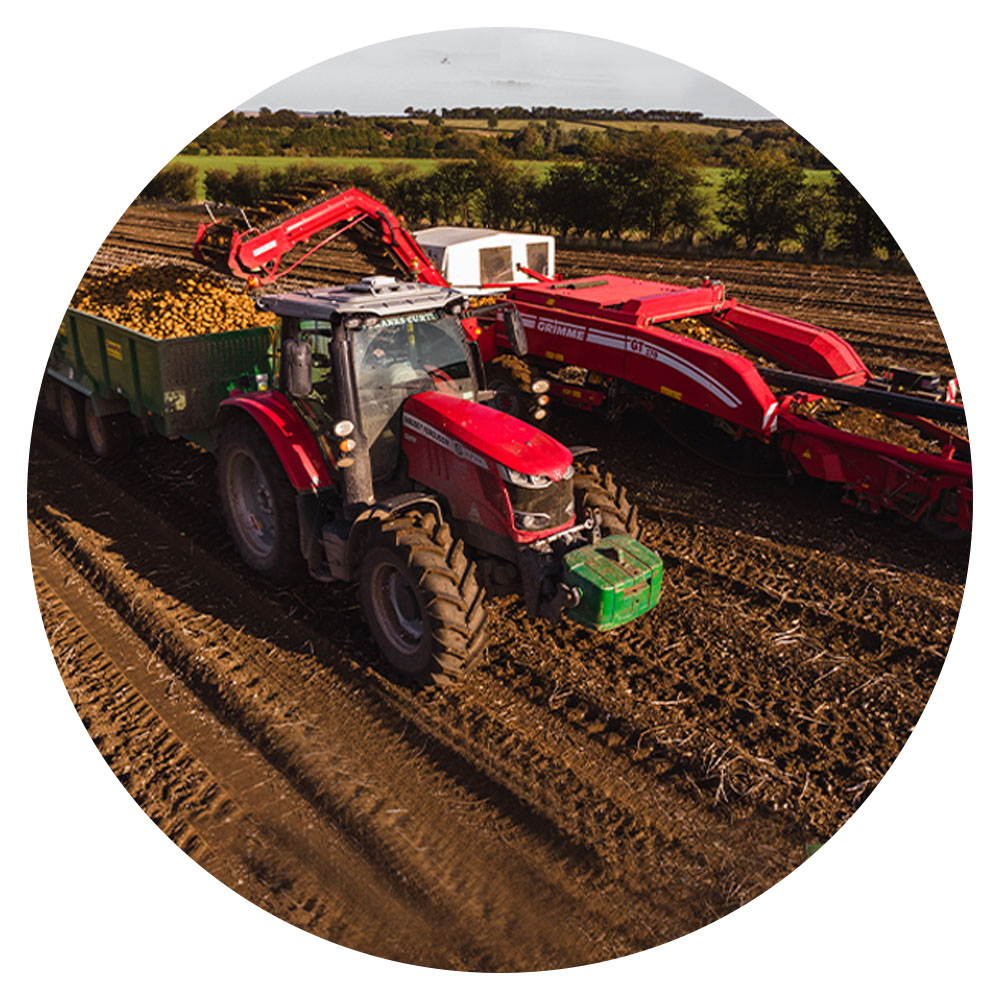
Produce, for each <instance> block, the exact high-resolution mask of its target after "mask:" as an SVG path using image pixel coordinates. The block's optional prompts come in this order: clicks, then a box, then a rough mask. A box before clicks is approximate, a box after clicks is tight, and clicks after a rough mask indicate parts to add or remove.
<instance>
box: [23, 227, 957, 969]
mask: <svg viewBox="0 0 1000 1000" xmlns="http://www.w3.org/2000/svg"><path fill="white" fill-rule="evenodd" d="M193 218H195V217H194V216H193V215H192V214H191V213H189V212H186V211H184V210H170V209H165V208H164V209H143V210H130V213H128V214H127V216H126V218H125V219H124V220H123V222H122V223H120V224H119V226H118V227H116V230H115V231H114V232H113V233H112V234H111V236H110V237H109V241H108V244H107V245H106V247H105V248H104V249H103V250H102V252H101V254H99V255H98V259H97V260H96V261H95V264H94V265H93V267H92V273H99V272H100V270H101V269H102V268H103V269H104V270H109V269H111V268H112V267H117V266H122V264H124V263H129V262H130V263H150V262H151V258H156V259H162V260H163V261H164V262H166V261H167V260H169V259H170V258H172V257H173V258H177V259H182V258H183V253H184V250H183V247H184V242H183V239H182V238H181V237H178V236H177V235H176V234H177V233H181V234H183V233H185V232H188V230H189V229H190V223H191V221H192V219H193ZM171 227H172V228H171ZM185 227H187V229H185ZM171 233H173V234H174V235H172V236H171V235H170V234H171ZM150 234H153V235H155V236H156V240H154V239H153V238H152V236H151V235H150ZM164 234H166V235H164ZM144 240H145V242H144ZM171 240H172V241H173V242H171ZM157 241H159V242H158V243H157ZM154 243H155V244H156V245H151V244H154ZM130 255H131V256H130ZM567 258H568V259H567ZM345 259H346V258H345ZM628 263H629V259H628V255H610V254H597V253H593V254H592V255H591V256H590V257H587V256H586V255H585V253H584V252H583V251H574V252H573V253H567V254H566V255H565V257H564V259H563V261H562V264H561V266H562V267H563V269H564V270H566V271H569V270H570V269H571V268H572V269H573V270H574V272H575V273H588V272H589V273H595V272H598V271H602V270H615V271H619V272H629V273H639V274H649V275H650V276H655V277H658V278H660V279H662V280H666V281H676V282H677V283H690V282H692V281H694V280H697V279H696V277H695V276H694V272H695V271H697V272H698V273H703V272H704V271H705V262H704V261H701V262H695V263H693V264H691V263H690V262H684V261H674V260H671V259H668V258H663V259H661V258H656V257H651V256H644V257H642V258H635V259H631V262H630V263H631V270H630V271H629V267H627V266H626V265H627V264H628ZM689 267H690V268H691V270H692V274H691V275H687V272H686V269H688V268H689ZM729 268H731V269H732V270H733V272H734V275H735V276H734V278H733V279H732V285H730V290H731V291H732V292H733V293H734V294H739V296H740V297H742V298H745V299H746V301H748V302H751V303H752V304H756V305H762V306H765V307H768V308H776V309H781V311H784V312H787V313H789V314H792V315H799V316H802V318H806V319H810V320H811V321H813V322H821V323H823V325H827V326H831V327H833V328H834V329H838V330H840V331H841V332H850V333H851V334H853V333H854V332H855V331H857V332H858V336H859V337H860V339H861V341H862V343H861V344H860V345H859V350H861V352H862V354H863V356H864V357H865V360H866V361H869V363H871V361H872V359H874V358H875V357H878V356H884V357H885V358H886V359H888V360H889V361H897V362H900V363H904V364H912V363H914V360H915V358H917V357H920V356H924V357H925V358H927V357H931V356H932V355H933V352H938V353H939V355H940V357H941V358H943V359H947V350H946V348H945V346H944V342H943V340H942V339H941V335H940V331H939V330H938V329H937V326H936V324H935V323H934V321H933V313H932V312H931V311H930V307H929V306H928V305H927V304H926V300H925V299H924V298H923V296H922V292H921V290H920V286H919V284H918V283H917V282H916V279H914V278H912V277H910V278H906V277H904V276H899V275H895V276H882V275H877V274H874V273H871V272H863V271H860V270H858V271H855V272H849V271H848V270H847V269H843V268H839V269H834V268H831V269H829V271H826V270H824V269H822V268H804V267H802V268H794V267H791V266H786V265H777V264H765V263H763V262H746V261H742V262H717V264H716V265H715V266H714V267H713V269H712V272H711V273H712V274H713V276H714V277H719V278H722V279H723V280H726V281H727V284H730V278H729V277H728V276H727V274H726V273H725V271H726V269H729ZM682 270H683V271H684V273H683V274H682V273H681V272H682ZM355 273H357V272H355ZM337 277H338V275H336V274H334V275H332V276H330V277H328V278H327V280H337ZM758 278H759V283H760V286H761V288H762V289H763V290H764V293H765V294H764V297H763V298H761V297H760V296H757V295H754V296H753V297H752V298H751V296H750V289H751V287H752V284H753V282H754V281H756V280H757V279H758ZM314 280H315V279H314ZM740 283H745V285H746V290H745V291H742V290H739V289H737V288H735V287H733V285H738V284H740ZM838 288H839V289H840V290H841V292H842V294H841V293H838V291H837V289H838ZM782 295H784V296H786V299H785V301H784V302H783V303H781V304H779V303H780V297H781V296H782ZM889 300H892V301H896V302H899V303H909V305H908V306H907V308H910V309H912V313H904V314H903V315H901V316H899V317H898V322H897V323H895V324H893V323H891V322H889V319H888V318H887V316H886V314H885V313H884V312H883V311H882V306H883V304H884V303H885V302H887V301H889ZM841 321H843V323H845V324H846V329H845V326H844V325H842V323H841ZM851 339H852V341H853V342H855V343H856V345H857V344H858V340H857V339H855V337H854V336H853V335H852V336H851ZM904 342H905V343H904ZM919 351H924V352H927V353H926V354H925V355H920V354H919ZM947 364H948V362H947V361H946V360H945V361H942V362H940V363H939V362H938V361H929V362H927V365H928V366H929V367H933V368H935V369H943V368H945V367H946V365H947ZM548 429H549V430H550V431H551V432H552V433H553V434H555V436H557V437H559V438H561V439H562V440H564V441H566V442H567V443H570V444H573V443H587V444H592V445H596V446H598V448H599V449H600V459H599V462H600V465H601V466H602V467H603V468H605V469H607V470H609V471H611V472H612V473H613V475H614V477H615V479H616V480H617V481H619V482H621V483H623V484H624V485H626V486H627V487H628V490H629V496H630V497H631V499H633V500H634V501H635V502H637V503H638V504H639V506H640V513H641V515H642V522H643V532H644V533H643V541H644V542H645V543H646V544H647V545H649V546H650V547H652V548H654V549H655V550H656V551H657V552H659V553H660V555H661V556H662V558H663V560H664V566H665V569H664V586H663V598H662V600H661V602H660V604H659V606H658V607H657V608H656V609H655V610H654V611H653V612H651V613H650V614H648V615H647V616H645V617H644V618H642V619H640V620H638V621H636V622H634V623H632V624H630V625H628V626H626V627H624V628H623V629H621V630H617V631H614V632H611V633H608V634H603V635H602V634H597V633H592V632H588V631H586V630H584V629H582V628H580V627H577V626H575V625H573V624H571V623H561V624H559V625H550V624H548V623H545V622H539V621H531V620H529V619H528V618H527V617H526V615H525V613H524V610H523V608H522V607H521V605H520V604H519V601H518V600H517V599H516V598H514V597H502V598H493V599H491V600H490V601H489V602H488V610H489V618H490V629H491V642H490V647H489V653H488V655H487V657H486V659H485V662H484V663H483V664H482V665H480V666H479V667H477V668H475V669H474V670H472V671H471V672H470V673H469V674H468V675H467V676H466V677H465V678H464V679H463V680H462V681H461V682H460V683H458V684H456V685H454V686H452V687H448V688H442V689H435V690H425V691H414V690H411V689H409V688H407V687H406V686H405V685H401V684H399V683H397V682H396V681H394V680H393V679H392V678H391V677H388V676H386V675H385V674H384V673H383V672H382V671H381V668H380V666H379V660H378V655H377V652H376V648H375V645H374V643H373V641H372V640H371V639H370V637H369V635H368V633H367V629H366V627H365V625H364V622H363V620H362V617H361V613H360V608H359V606H358V599H357V593H356V589H355V588H353V587H350V586H324V585H321V584H318V583H314V582H309V581H304V582H302V583H300V584H296V585H294V586H291V587H287V588H283V589H282V588H278V587H276V586H274V585H272V584H269V583H268V582H266V581H263V580H262V579H260V578H259V577H257V576H255V575H254V574H253V573H251V572H250V571H249V570H247V569H245V568H244V567H243V566H242V564H241V563H240V562H239V560H238V558H237V556H236V554H235V552H234V550H233V548H232V546H231V544H230V542H229V540H228V537H227V535H226V532H225V527H224V524H223V521H222V516H221V513H220V511H219V508H218V503H217V500H216V495H215V485H214V465H213V460H212V458H211V456H209V455H208V454H206V453H205V452H203V451H201V450H199V449H198V448H196V447H194V446H193V445H189V444H185V443H182V442H170V441H165V440H162V439H159V438H150V439H143V440H138V441H136V442H135V446H134V448H133V450H132V452H131V453H130V454H129V455H127V456H124V457H122V458H120V459H116V460H111V461H101V462H98V461H96V460H95V459H94V457H93V456H92V454H90V453H89V451H88V450H87V449H86V447H85V446H84V445H80V444H78V443H76V442H73V441H69V440H68V439H67V438H66V437H65V436H64V435H63V434H62V432H61V430H60V429H59V426H58V424H56V423H54V422H52V421H51V420H49V419H48V418H47V416H46V415H44V414H40V416H39V418H38V419H37V420H36V427H35V434H34V437H33V442H32V449H31V459H30V467H29V478H28V513H29V536H30V541H31V547H32V555H33V565H34V572H35V584H36V587H37V591H38V597H39V604H40V607H41V611H42V616H43V619H44V622H45V625H46V628H47V630H48V634H49V637H50V641H51V644H52V648H53V652H54V654H55V660H56V664H57V666H58V668H59V670H60V671H61V673H62V676H63V679H64V681H65V683H66V686H67V688H68V689H69V691H70V694H71V696H72V698H73V700H74V703H75V705H76V707H77V709H78V711H79V714H80V716H81V719H82V721H83V723H84V725H85V726H86V727H87V729H88V731H89V733H90V735H91V736H92V738H93V740H94V742H95V744H96V745H97V748H98V750H99V752H100V753H101V754H102V755H103V757H104V759H105V760H106V761H107V763H108V765H109V766H110V767H111V768H112V770H113V771H114V773H115V774H116V775H117V776H118V778H119V780H120V781H121V782H122V784H123V785H125V787H126V788H127V789H128V790H129V792H130V793H131V794H132V796H133V797H134V798H135V800H136V802H137V803H138V804H139V805H140V806H141V807H142V808H143V809H144V810H145V811H146V812H147V813H148V814H149V815H150V816H151V817H152V819H153V820H154V821H155V822H156V823H157V824H158V825H159V826H160V827H161V829H163V831H164V832H165V833H166V834H167V835H168V836H170V837H171V838H172V839H173V840H174V841H175V843H176V844H177V845H178V846H179V847H180V848H181V849H182V850H184V851H185V852H187V853H188V854H189V855H190V856H191V857H192V858H193V859H194V860H195V861H196V862H197V863H199V864H201V865H203V866H204V867H205V868H207V869H208V870H209V871H211V872H212V873H213V874H214V875H215V876H216V877H217V878H219V879H220V880H221V881H222V882H224V883H225V884H226V885H228V886H230V887H232V888H233V889H235V890H236V891H237V892H240V893H241V894H242V895H244V896H245V897H246V898H247V899H249V900H251V901H252V902H254V903H256V904H257V905H259V906H261V907H263V908H265V909H267V910H269V911H270V912H272V913H275V914H276V915H278V916H280V917H282V918H283V919H285V920H287V921H289V922H290V923H292V924H294V925H296V926H299V927H301V928H303V929H305V930H308V931H310V932H312V933H314V934H317V935H319V936H321V937H325V938H328V939H330V940H333V941H336V942H338V943H340V944H343V945H346V946H348V947H352V948H356V949H359V950H362V951H365V952H369V953H372V954H375V955H379V956H383V957H386V958H392V959H397V960H400V961H405V962H409V963H414V964H420V965H429V966H435V967H441V968H448V969H474V970H529V969H552V968H561V967H567V966H572V965H579V964H583V963H588V962H595V961H600V960H604V959H608V958H612V957H616V956H620V955H625V954H629V953H631V952H635V951H638V950H641V949H645V948H648V947H651V946H653V945H656V944H660V943H663V942H665V941H668V940H670V939H672V938H675V937H678V936H680V935H682V934H685V933H687V932H689V931H691V930H694V929H696V928H698V927H700V926H702V925H704V924H706V923H708V922H710V921H712V920H715V919H717V918H718V917H719V916H722V915H723V914H725V913H727V912H729V911H730V910H732V909H734V908H735V907H738V906H740V905H741V904H743V903H745V902H747V901H748V900H750V899H752V898H753V897H754V896H756V895H757V894H759V893H760V892H762V891H763V890H764V889H766V888H768V887H769V886H770V885H772V884H774V883H775V882H776V881H777V880H779V879H780V878H781V877H782V876H784V875H785V874H787V873H788V872H789V871H791V870H792V869H793V868H794V867H795V866H796V865H798V864H800V863H801V862H802V861H803V860H804V859H805V858H806V857H807V856H808V853H809V852H810V851H811V850H812V849H813V847H814V846H815V845H816V844H819V843H822V842H824V841H825V840H827V839H828V838H829V837H830V836H832V835H833V834H834V832H835V831H836V830H837V829H838V827H839V826H840V825H841V824H842V823H843V822H844V820H845V819H846V818H847V817H848V816H850V815H851V814H852V813H853V811H854V810H856V809H857V808H858V807H859V806H860V805H861V804H862V802H863V801H864V799H865V798H866V796H867V795H868V794H869V793H870V791H871V790H872V788H873V787H874V786H875V785H876V783H877V782H878V781H879V779H880V778H881V777H882V775H883V774H884V773H885V771H886V769H887V768H888V767H889V766H890V764H891V763H892V761H893V760H894V759H895V757H896V755H897V754H898V752H899V750H900V748H901V747H902V745H903V743H904V742H905V740H906V738H907V736H908V735H909V733H910V731H911V730H912V728H913V726H914V724H915V723H916V722H917V720H918V718H919V716H920V713H921V711H922V709H923V706H924V704H925V703H926V701H927V698H928V696H929V694H930V692H931V690H932V688H933V685H934V683H935V680H936V678H937V676H938V673H939V671H940V670H941V668H942V665H943V662H944V658H945V654H946V652H947V649H948V644H949V642H950V640H951V636H952V633H953V630H954V627H955V621H956V617H957V614H958V610H959V605H960V601H961V597H962V588H963V582H964V578H965V571H966V566H967V561H968V546H967V543H950V542H943V541H939V540H937V539H934V538H931V537H929V536H927V535H924V534H922V533H921V532H920V531H919V530H918V529H916V528H915V527H914V526H912V525H910V524H907V523H903V522H901V521H898V520H895V519H893V518H890V517H887V516H884V517H880V518H872V517H870V516H868V515H865V514H862V513H861V512H859V511H857V510H855V509H853V508H850V507H847V506H845V505H843V504H841V503H840V502H839V499H838V497H836V496H834V495H830V494H828V493H826V492H823V491H820V490H812V489H808V488H804V487H801V486H799V487H792V486H790V485H789V484H788V483H787V482H786V481H785V479H784V478H781V477H773V476H769V475H766V474H760V475H757V476H748V475H735V474H734V473H732V472H730V471H726V470H725V469H724V468H721V467H719V466H717V465H714V464H712V463H710V462H708V461H706V460H705V459H704V458H703V457H701V456H699V455H697V454H694V453H692V451H690V450H688V449H685V448H683V447H681V445H680V443H679V442H678V441H677V440H675V439H674V438H672V437H670V436H668V435H667V434H665V433H663V432H662V431H660V430H659V429H657V428H656V427H655V426H650V425H647V424H645V423H643V422H642V419H641V418H640V416H639V415H634V416H628V417H626V418H625V421H624V422H623V423H621V424H618V425H611V424H608V423H605V422H604V421H603V420H602V419H601V418H600V417H598V416H596V415H589V414H583V413H578V412H572V411H558V412H557V413H556V414H555V415H554V417H553V419H552V423H551V425H550V426H549V428H548Z"/></svg>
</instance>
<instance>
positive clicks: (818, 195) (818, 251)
mask: <svg viewBox="0 0 1000 1000" xmlns="http://www.w3.org/2000/svg"><path fill="white" fill-rule="evenodd" d="M836 221H837V203H836V201H835V199H834V196H833V190H832V188H831V186H830V185H829V184H827V183H825V182H814V183H812V184H806V186H805V188H803V190H802V193H801V195H800V196H799V218H798V234H799V242H800V243H801V244H802V249H803V251H804V252H805V254H806V256H807V257H808V258H809V259H810V260H814V261H820V260H822V259H823V253H824V251H825V250H826V248H827V244H828V243H829V241H830V238H831V236H832V235H833V230H834V226H835V225H836Z"/></svg>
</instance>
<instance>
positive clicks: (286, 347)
mask: <svg viewBox="0 0 1000 1000" xmlns="http://www.w3.org/2000/svg"><path fill="white" fill-rule="evenodd" d="M281 386H282V388H283V389H284V391H285V392H286V393H288V395H289V396H293V397H294V398H296V399H301V398H302V397H303V396H308V395H309V393H310V392H312V347H310V346H309V342H308V341H307V340H286V341H285V342H284V343H283V344H282V345H281Z"/></svg>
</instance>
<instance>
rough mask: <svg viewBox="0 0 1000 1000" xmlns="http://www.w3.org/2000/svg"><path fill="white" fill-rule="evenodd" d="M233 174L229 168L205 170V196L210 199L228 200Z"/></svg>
mask: <svg viewBox="0 0 1000 1000" xmlns="http://www.w3.org/2000/svg"><path fill="white" fill-rule="evenodd" d="M230 177H231V174H230V173H229V171H228V170H223V169H222V168H221V167H216V168H214V169H213V170H206V171H205V181H204V184H205V197H206V198H207V199H208V200H209V201H219V202H228V201H229V200H230V197H229V181H230Z"/></svg>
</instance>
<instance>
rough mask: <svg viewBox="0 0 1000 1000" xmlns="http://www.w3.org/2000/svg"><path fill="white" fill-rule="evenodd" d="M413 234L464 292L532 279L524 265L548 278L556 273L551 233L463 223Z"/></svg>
mask: <svg viewBox="0 0 1000 1000" xmlns="http://www.w3.org/2000/svg"><path fill="white" fill-rule="evenodd" d="M413 235H414V236H415V237H416V240H417V243H419V244H420V247H421V249H422V250H423V251H424V253H426V254H427V256H428V257H430V259H431V260H432V261H433V262H434V265H435V267H437V269H438V270H439V271H440V272H441V274H442V275H443V276H444V278H445V280H446V281H447V282H448V284H449V285H451V287H452V288H458V289H459V290H461V291H464V292H473V291H479V290H480V289H482V288H484V287H486V286H489V285H501V286H502V285H510V284H514V283H515V282H524V281H531V280H532V278H531V277H530V276H529V275H527V274H525V273H524V272H523V271H521V270H519V268H520V267H526V268H528V269H529V270H531V271H535V272H537V273H538V274H543V275H544V276H545V277H546V278H552V277H553V276H554V275H555V253H556V251H555V242H556V241H555V239H554V238H553V237H551V236H539V235H537V234H534V233H504V232H500V230H498V229H471V228H465V227H463V226H435V227H434V228H433V229H421V230H419V231H418V232H416V233H414V234H413Z"/></svg>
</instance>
